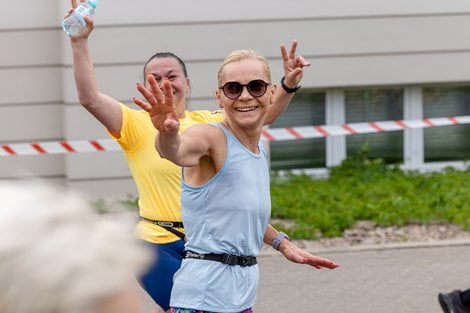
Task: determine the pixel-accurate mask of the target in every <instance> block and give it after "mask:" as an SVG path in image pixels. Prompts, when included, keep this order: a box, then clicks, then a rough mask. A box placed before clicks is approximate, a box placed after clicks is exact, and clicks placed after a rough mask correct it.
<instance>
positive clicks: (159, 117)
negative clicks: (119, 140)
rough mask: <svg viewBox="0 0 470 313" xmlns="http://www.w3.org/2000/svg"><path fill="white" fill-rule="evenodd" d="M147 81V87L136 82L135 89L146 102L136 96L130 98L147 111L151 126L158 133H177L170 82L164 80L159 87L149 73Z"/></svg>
mask: <svg viewBox="0 0 470 313" xmlns="http://www.w3.org/2000/svg"><path fill="white" fill-rule="evenodd" d="M147 81H148V83H149V88H147V87H145V86H143V85H142V84H139V83H137V89H138V90H139V92H140V93H141V94H142V96H143V97H144V98H145V100H147V102H145V101H142V100H140V99H137V98H132V100H133V101H134V103H135V104H137V105H138V106H139V107H141V108H142V109H144V110H145V111H147V112H148V113H149V115H150V119H151V120H152V123H153V126H155V128H156V129H157V130H158V131H159V132H160V133H168V134H177V133H178V130H179V120H178V115H177V114H176V106H175V103H174V100H173V88H172V87H171V83H170V82H169V81H168V80H164V81H163V84H162V88H160V86H159V85H158V83H157V81H156V80H155V77H154V76H153V75H152V74H151V73H149V74H148V76H147Z"/></svg>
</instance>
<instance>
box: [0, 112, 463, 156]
mask: <svg viewBox="0 0 470 313" xmlns="http://www.w3.org/2000/svg"><path fill="white" fill-rule="evenodd" d="M459 124H470V115H465V116H456V117H440V118H428V119H422V120H397V121H381V122H367V123H351V124H343V125H321V126H300V127H290V128H267V129H264V130H263V137H262V138H263V140H267V141H285V140H296V139H307V138H321V137H330V136H345V135H346V136H347V135H356V134H370V133H380V132H390V131H397V130H405V129H417V128H428V127H440V126H448V125H459ZM119 150H120V147H119V145H118V144H117V143H116V142H115V141H114V140H113V139H96V140H70V141H44V142H36V143H15V144H5V145H1V144H0V157H2V156H10V155H41V154H44V155H46V154H64V153H85V152H100V151H119Z"/></svg>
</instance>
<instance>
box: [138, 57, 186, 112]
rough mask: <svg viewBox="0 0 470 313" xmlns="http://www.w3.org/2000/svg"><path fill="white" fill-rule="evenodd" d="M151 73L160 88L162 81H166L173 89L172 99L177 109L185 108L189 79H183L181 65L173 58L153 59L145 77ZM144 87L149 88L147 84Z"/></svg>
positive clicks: (148, 65)
mask: <svg viewBox="0 0 470 313" xmlns="http://www.w3.org/2000/svg"><path fill="white" fill-rule="evenodd" d="M148 73H152V75H153V76H154V77H155V79H156V81H157V83H158V84H159V86H160V87H161V83H162V82H163V80H168V81H170V83H171V87H172V88H173V99H174V100H175V105H176V107H177V108H181V107H183V108H185V107H186V96H187V95H188V94H189V90H190V88H189V79H188V78H187V77H185V75H184V72H183V69H182V67H181V65H180V64H179V63H178V61H177V60H176V59H175V58H171V57H168V58H155V59H153V60H152V61H150V62H149V63H148V64H147V67H146V69H145V77H147V75H148ZM145 87H147V88H149V85H148V82H147V81H146V82H145Z"/></svg>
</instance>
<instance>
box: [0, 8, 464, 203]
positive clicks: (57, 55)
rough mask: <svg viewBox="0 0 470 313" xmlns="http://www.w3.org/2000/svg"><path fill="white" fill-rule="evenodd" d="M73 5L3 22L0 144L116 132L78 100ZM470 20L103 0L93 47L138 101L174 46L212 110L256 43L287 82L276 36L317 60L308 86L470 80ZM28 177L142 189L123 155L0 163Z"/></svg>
mask: <svg viewBox="0 0 470 313" xmlns="http://www.w3.org/2000/svg"><path fill="white" fill-rule="evenodd" d="M46 4H47V5H46ZM69 5H70V1H68V0H48V1H47V3H46V2H44V1H35V0H24V1H13V2H9V4H8V6H9V10H8V12H9V14H5V15H4V17H3V18H2V20H0V42H1V49H0V86H1V93H0V145H1V144H7V143H18V142H32V141H49V140H61V139H67V140H72V139H92V138H104V137H106V136H107V134H106V132H105V131H104V130H103V128H102V127H101V126H100V125H99V124H98V123H97V122H96V121H95V120H94V119H93V118H92V117H91V116H90V115H89V114H88V113H87V112H85V110H83V109H82V108H81V107H80V105H79V104H78V103H77V96H76V93H75V86H74V83H73V77H72V69H71V51H70V47H69V42H68V38H67V37H66V36H65V34H64V33H63V32H62V31H61V29H60V28H59V26H58V25H59V23H60V20H61V18H62V16H63V14H64V12H65V11H66V10H67V8H68V7H69ZM25 8H27V9H25ZM469 17H470V3H469V2H464V1H457V0H446V1H442V0H395V1H387V0H337V1H320V0H294V1H285V0H282V1H281V0H269V1H268V0H258V1H253V0H239V1H216V0H205V1H192V0H185V1H167V2H163V1H156V0H139V1H123V0H101V3H100V6H99V8H98V9H97V16H96V19H95V24H96V28H95V31H94V32H93V34H92V36H91V38H90V46H91V50H92V55H93V59H94V62H95V69H96V74H97V77H98V82H99V87H100V89H101V91H102V92H104V93H107V94H109V95H111V96H113V97H115V98H116V99H118V100H120V101H123V102H124V103H130V102H131V101H130V99H131V98H132V97H134V96H138V93H137V92H136V90H135V82H137V81H141V79H142V77H141V76H142V74H141V68H142V66H143V63H144V62H145V60H146V59H147V58H148V57H149V56H150V55H152V54H153V53H155V52H157V51H172V52H174V53H176V54H177V55H179V56H181V57H182V58H183V59H184V60H186V61H187V63H188V71H189V74H190V77H191V82H192V93H191V101H190V108H191V109H212V108H215V105H214V101H213V100H212V92H213V90H214V87H215V85H216V80H215V78H216V71H217V67H218V65H219V64H220V62H221V61H222V59H223V57H224V56H225V55H226V54H228V53H229V52H230V51H232V50H236V49H241V48H250V49H254V50H258V51H259V52H261V53H262V54H264V55H265V56H267V57H268V59H269V60H270V61H271V64H272V67H273V70H274V80H275V81H279V79H280V77H281V60H280V55H279V48H278V46H279V43H281V42H283V43H290V41H291V40H292V39H294V38H296V39H298V40H299V52H300V53H301V54H303V55H304V56H305V57H306V58H307V59H309V60H310V61H311V63H312V66H311V68H309V69H308V70H307V72H306V75H305V77H304V81H303V82H302V85H303V86H304V87H310V88H319V89H330V88H343V87H354V86H383V85H410V84H412V85H419V84H426V83H446V82H466V81H470V62H469V60H470V37H469V36H468V34H467V30H468V29H470V19H469ZM24 176H39V177H43V178H46V179H51V180H54V181H59V182H62V183H67V184H70V185H71V186H74V187H77V188H80V189H83V190H85V191H89V192H92V193H94V194H95V195H96V196H98V197H108V196H116V195H120V196H121V197H123V196H125V195H126V194H128V193H134V190H135V189H134V186H133V183H132V180H131V178H130V176H129V171H128V169H127V166H126V164H125V161H124V159H123V157H122V155H121V153H119V152H106V153H93V154H76V155H67V156H65V155H59V156H57V155H56V156H30V157H24V156H15V157H13V156H9V157H1V158H0V179H10V178H16V177H24Z"/></svg>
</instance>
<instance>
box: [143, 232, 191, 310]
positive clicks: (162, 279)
mask: <svg viewBox="0 0 470 313" xmlns="http://www.w3.org/2000/svg"><path fill="white" fill-rule="evenodd" d="M145 243H146V244H148V245H149V246H150V247H151V248H152V250H153V252H154V254H155V256H156V258H155V262H154V263H153V264H152V265H151V266H150V267H149V269H148V271H147V272H146V273H145V274H144V275H143V276H142V277H140V279H139V281H140V284H141V285H142V287H143V288H144V289H145V291H147V293H148V294H149V295H150V296H151V297H152V299H153V300H154V301H155V302H156V303H157V304H158V305H159V306H160V307H161V308H162V309H163V311H166V310H168V309H169V308H170V295H171V288H173V275H174V274H175V273H176V271H177V270H179V268H180V267H181V261H182V260H183V257H182V254H183V251H184V241H183V240H178V241H175V242H172V243H166V244H155V243H150V242H147V241H146V242H145Z"/></svg>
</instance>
